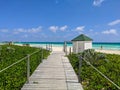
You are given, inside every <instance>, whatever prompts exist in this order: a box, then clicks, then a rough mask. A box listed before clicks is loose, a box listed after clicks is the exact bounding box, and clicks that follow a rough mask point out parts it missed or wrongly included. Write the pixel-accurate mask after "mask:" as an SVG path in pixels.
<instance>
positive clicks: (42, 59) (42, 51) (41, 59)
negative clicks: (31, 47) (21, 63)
mask: <svg viewBox="0 0 120 90" xmlns="http://www.w3.org/2000/svg"><path fill="white" fill-rule="evenodd" d="M41 49H42V51H41V62H42V61H43V48H41Z"/></svg>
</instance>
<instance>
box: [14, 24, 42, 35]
mask: <svg viewBox="0 0 120 90" xmlns="http://www.w3.org/2000/svg"><path fill="white" fill-rule="evenodd" d="M40 31H42V26H39V27H37V28H30V29H24V28H18V29H15V30H14V32H13V33H14V34H19V33H38V32H40Z"/></svg>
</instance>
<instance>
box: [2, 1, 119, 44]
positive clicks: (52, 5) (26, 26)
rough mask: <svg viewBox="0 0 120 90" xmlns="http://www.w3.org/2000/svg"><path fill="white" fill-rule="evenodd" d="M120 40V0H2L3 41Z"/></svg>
mask: <svg viewBox="0 0 120 90" xmlns="http://www.w3.org/2000/svg"><path fill="white" fill-rule="evenodd" d="M79 34H86V35H87V36H89V37H91V38H92V39H93V40H94V42H120V0H0V41H45V42H46V41H65V40H71V39H73V38H74V37H76V36H78V35H79Z"/></svg>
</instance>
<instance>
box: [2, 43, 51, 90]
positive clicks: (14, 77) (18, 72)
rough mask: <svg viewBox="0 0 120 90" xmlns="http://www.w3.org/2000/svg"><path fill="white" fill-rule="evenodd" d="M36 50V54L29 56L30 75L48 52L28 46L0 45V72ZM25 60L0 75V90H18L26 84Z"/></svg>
mask: <svg viewBox="0 0 120 90" xmlns="http://www.w3.org/2000/svg"><path fill="white" fill-rule="evenodd" d="M37 50H40V51H38V52H37V53H35V54H33V55H32V56H30V74H32V73H33V71H34V70H35V69H36V67H37V66H38V65H39V63H40V62H41V59H42V54H41V53H42V52H43V58H46V57H47V56H48V55H49V54H50V52H49V51H47V50H44V49H38V48H33V47H28V46H15V45H1V46H0V70H2V69H4V68H5V67H7V66H9V65H11V64H13V63H15V62H17V61H18V60H20V59H22V58H23V57H26V56H27V55H28V54H31V53H33V52H35V51H37ZM26 62H27V58H26V59H25V60H23V61H21V62H20V63H18V64H16V65H14V66H12V67H11V68H9V69H7V70H5V71H3V72H1V73H0V90H20V89H21V87H22V86H23V84H24V83H25V82H26V76H27V68H26V67H27V65H26Z"/></svg>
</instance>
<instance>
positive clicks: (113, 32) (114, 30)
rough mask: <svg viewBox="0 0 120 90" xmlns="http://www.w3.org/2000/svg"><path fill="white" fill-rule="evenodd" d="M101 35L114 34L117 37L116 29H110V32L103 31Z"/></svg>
mask: <svg viewBox="0 0 120 90" xmlns="http://www.w3.org/2000/svg"><path fill="white" fill-rule="evenodd" d="M102 33H103V34H114V35H117V30H116V29H110V30H105V31H103V32H102Z"/></svg>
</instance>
